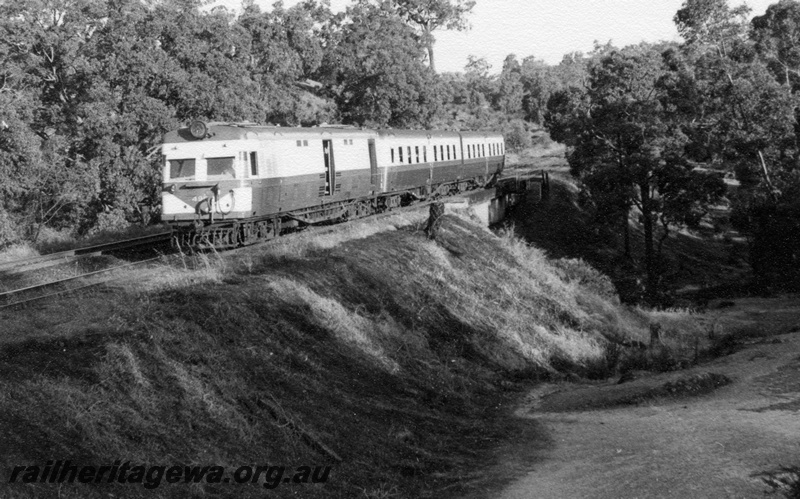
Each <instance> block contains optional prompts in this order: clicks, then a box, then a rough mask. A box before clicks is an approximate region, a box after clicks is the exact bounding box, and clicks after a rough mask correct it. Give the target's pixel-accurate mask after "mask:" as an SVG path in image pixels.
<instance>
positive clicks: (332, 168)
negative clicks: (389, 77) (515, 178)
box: [161, 122, 505, 248]
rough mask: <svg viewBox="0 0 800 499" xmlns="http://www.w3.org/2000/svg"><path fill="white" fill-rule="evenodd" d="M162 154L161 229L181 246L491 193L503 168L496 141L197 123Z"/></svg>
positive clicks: (173, 135)
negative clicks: (167, 228)
mask: <svg viewBox="0 0 800 499" xmlns="http://www.w3.org/2000/svg"><path fill="white" fill-rule="evenodd" d="M162 153H163V157H164V178H163V182H164V185H163V190H162V199H161V200H162V210H161V218H162V221H163V222H166V223H168V224H170V225H172V226H173V228H174V229H175V234H176V242H177V243H178V244H181V245H189V246H212V247H218V248H222V247H232V246H238V245H240V244H249V243H252V242H255V241H258V240H260V239H269V238H271V237H274V236H276V235H278V234H280V233H281V231H282V230H287V229H289V228H292V227H297V226H301V225H309V224H318V223H323V222H332V221H337V220H344V219H348V218H351V219H352V218H360V217H363V216H367V215H370V214H373V213H377V212H381V211H385V210H390V209H392V208H395V207H398V206H401V205H403V204H405V203H407V202H410V201H412V200H418V199H426V198H429V197H431V196H439V195H446V194H450V193H454V192H461V191H465V190H468V189H473V188H478V187H482V186H486V185H488V184H489V183H490V182H491V181H492V180H493V179H494V178H495V177H496V176H497V175H498V174H500V172H501V171H502V170H503V167H504V165H505V159H504V158H505V144H504V141H503V136H502V135H501V134H500V133H496V132H447V131H414V130H371V129H363V128H355V127H347V126H320V127H312V128H288V127H277V126H261V125H256V124H252V123H208V124H206V123H202V122H194V123H192V124H191V125H189V126H188V127H185V128H181V129H179V130H175V131H173V132H169V133H167V134H166V135H165V137H164V144H163V146H162Z"/></svg>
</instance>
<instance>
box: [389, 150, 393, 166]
mask: <svg viewBox="0 0 800 499" xmlns="http://www.w3.org/2000/svg"><path fill="white" fill-rule="evenodd" d="M389 153H390V154H391V155H392V163H394V149H389Z"/></svg>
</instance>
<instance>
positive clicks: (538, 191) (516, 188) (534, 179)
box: [444, 171, 550, 226]
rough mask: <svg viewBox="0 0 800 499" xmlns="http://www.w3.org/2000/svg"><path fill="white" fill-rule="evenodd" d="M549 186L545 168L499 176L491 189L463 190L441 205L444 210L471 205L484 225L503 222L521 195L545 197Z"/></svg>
mask: <svg viewBox="0 0 800 499" xmlns="http://www.w3.org/2000/svg"><path fill="white" fill-rule="evenodd" d="M549 190H550V176H549V174H548V172H546V171H540V172H538V173H518V174H516V175H511V176H505V177H501V178H500V179H498V180H497V182H496V184H495V186H494V187H492V188H491V189H484V190H479V191H473V192H468V193H465V194H462V195H460V196H458V197H455V198H452V199H450V200H448V201H446V202H445V203H444V205H445V210H446V211H447V210H458V209H467V208H471V209H472V211H474V212H475V214H476V215H477V217H478V218H479V219H480V220H481V221H482V222H483V223H484V225H486V226H490V225H494V224H496V223H499V222H502V221H503V219H505V216H506V210H508V209H509V208H511V207H513V206H515V205H516V204H518V203H519V202H520V201H521V200H522V199H523V198H527V199H529V200H531V201H533V202H539V201H542V200H544V199H545V198H546V197H547V193H548V192H549Z"/></svg>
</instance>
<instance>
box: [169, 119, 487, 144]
mask: <svg viewBox="0 0 800 499" xmlns="http://www.w3.org/2000/svg"><path fill="white" fill-rule="evenodd" d="M206 126H207V128H208V134H209V135H210V137H208V138H213V139H214V140H245V139H256V138H261V139H266V138H279V137H283V138H286V139H296V138H300V137H320V138H324V137H326V136H337V137H342V136H347V137H374V136H375V134H377V135H378V136H380V137H385V138H390V137H395V138H411V137H420V136H422V137H426V138H427V137H430V138H456V137H458V136H459V134H461V136H463V137H491V136H495V137H497V136H501V135H502V134H501V133H500V132H454V131H448V130H394V129H379V130H372V129H367V128H356V127H350V126H320V127H280V126H264V125H255V124H249V123H248V124H236V123H208V124H207V125H206ZM198 140H207V139H196V138H194V137H193V136H192V135H191V134H190V133H189V128H188V127H184V128H180V129H178V130H173V131H171V132H168V133H166V134H165V135H164V143H167V144H171V143H181V142H194V141H198Z"/></svg>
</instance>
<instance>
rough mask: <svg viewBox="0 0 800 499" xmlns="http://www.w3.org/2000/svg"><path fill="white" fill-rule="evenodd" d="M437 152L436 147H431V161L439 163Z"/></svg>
mask: <svg viewBox="0 0 800 499" xmlns="http://www.w3.org/2000/svg"><path fill="white" fill-rule="evenodd" d="M438 151H439V150H438V149H436V146H433V160H434V161H439V155H438V154H437V152H438Z"/></svg>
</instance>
